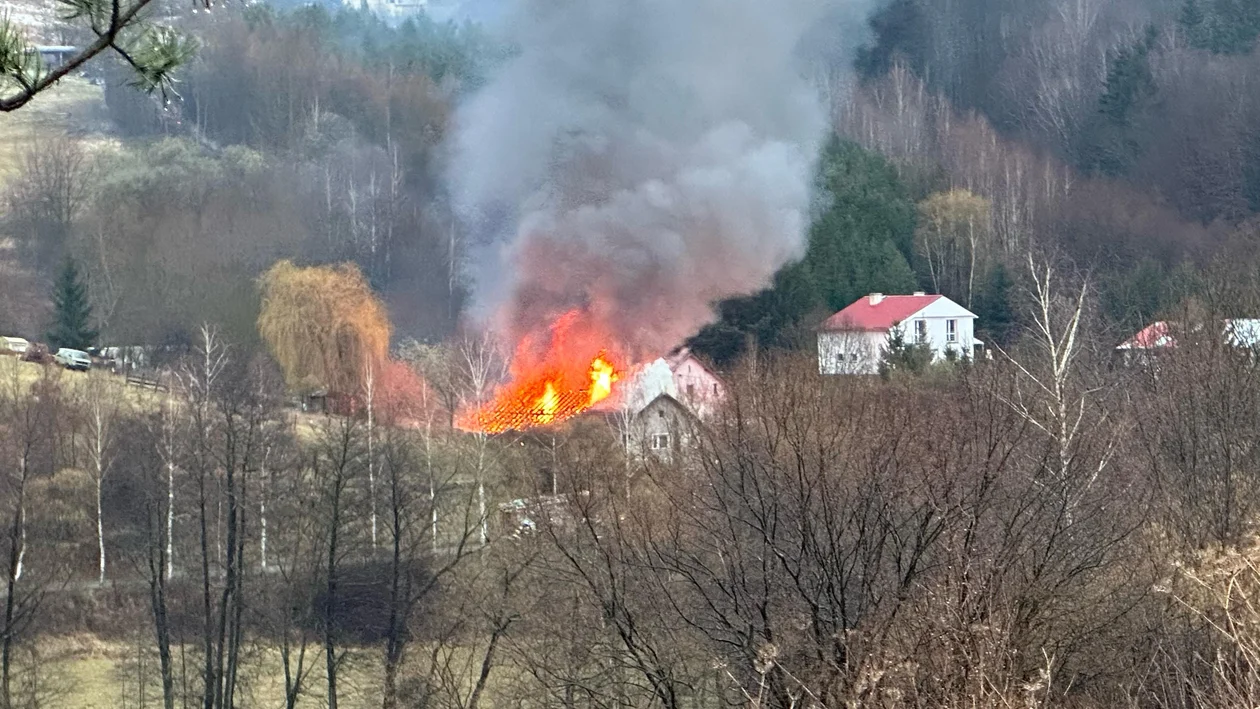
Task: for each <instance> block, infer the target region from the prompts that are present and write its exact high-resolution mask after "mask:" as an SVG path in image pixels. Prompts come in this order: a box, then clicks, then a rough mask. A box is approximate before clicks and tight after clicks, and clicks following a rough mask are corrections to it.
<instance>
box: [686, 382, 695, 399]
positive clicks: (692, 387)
mask: <svg viewBox="0 0 1260 709" xmlns="http://www.w3.org/2000/svg"><path fill="white" fill-rule="evenodd" d="M695 395H696V385H695V384H688V385H687V396H688V397H695Z"/></svg>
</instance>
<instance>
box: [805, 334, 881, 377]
mask: <svg viewBox="0 0 1260 709" xmlns="http://www.w3.org/2000/svg"><path fill="white" fill-rule="evenodd" d="M887 343H888V333H887V332H861V331H840V332H820V333H818V371H819V372H820V373H822V374H877V373H879V360H880V357H882V356H883V351H884V348H885V346H886V345H887Z"/></svg>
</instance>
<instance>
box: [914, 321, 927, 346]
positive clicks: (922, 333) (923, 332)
mask: <svg viewBox="0 0 1260 709" xmlns="http://www.w3.org/2000/svg"><path fill="white" fill-rule="evenodd" d="M914 337H915V339H917V340H918V341H919V342H925V341H927V320H915V321H914Z"/></svg>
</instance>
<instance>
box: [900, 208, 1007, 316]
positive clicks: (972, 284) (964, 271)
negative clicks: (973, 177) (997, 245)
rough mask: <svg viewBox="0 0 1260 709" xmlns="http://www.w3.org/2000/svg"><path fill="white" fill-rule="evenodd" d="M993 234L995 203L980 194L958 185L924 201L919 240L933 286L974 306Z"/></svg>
mask: <svg viewBox="0 0 1260 709" xmlns="http://www.w3.org/2000/svg"><path fill="white" fill-rule="evenodd" d="M992 234H993V229H992V219H991V204H990V202H989V200H988V199H985V198H984V197H981V196H980V195H977V194H975V193H973V192H970V191H968V190H963V189H955V190H950V191H948V192H936V193H933V194H931V195H929V196H928V198H927V199H925V200H923V201H922V202H920V203H919V227H918V229H916V230H915V241H916V246H917V247H918V251H919V255H920V256H922V257H923V260H924V261H925V262H926V263H927V267H928V275H930V276H931V278H932V289H933V290H935V291H936V292H937V293H940V294H942V295H946V296H949V297H950V298H953V299H954V300H957V301H958V302H959V303H961V304H962V305H963V306H964V307H967V308H970V307H972V305H973V303H972V301H973V299H974V297H975V291H976V277H977V276H980V275H982V274H983V273H984V272H985V270H986V267H987V265H988V262H989V260H990V257H991V253H990V252H991V251H992V244H991V243H990V242H991V241H992V239H991V237H992Z"/></svg>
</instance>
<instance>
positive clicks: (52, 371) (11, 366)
mask: <svg viewBox="0 0 1260 709" xmlns="http://www.w3.org/2000/svg"><path fill="white" fill-rule="evenodd" d="M42 377H48V378H50V379H51V380H52V381H54V382H56V383H57V384H58V385H59V386H61V387H62V389H63V390H64V391H66V392H67V393H70V394H75V393H79V392H81V391H82V390H83V388H84V387H86V386H87V385H88V383H89V382H90V381H92V380H93V379H99V380H100V382H101V384H103V385H104V386H106V387H110V389H107V390H106V391H115V392H118V393H120V394H121V395H122V396H123V397H124V402H125V403H126V404H127V405H129V406H134V407H136V408H137V409H140V410H154V409H156V408H157V407H158V406H159V405H160V404H161V402H162V399H163V397H164V396H165V394H164V393H163V392H157V391H154V390H152V389H147V388H144V387H138V386H129V385H127V380H126V379H124V378H123V377H121V376H119V375H115V374H112V373H110V372H106V371H100V370H94V371H91V372H71V371H69V370H66V369H62V368H61V367H59V366H57V365H55V364H47V365H40V364H35V363H33V362H23V361H22V360H20V359H18V358H17V357H16V356H13V355H0V387H3V388H5V389H7V390H9V391H12V389H11V387H14V386H16V387H18V388H19V389H25V388H29V387H30V386H31V385H32V384H34V383H35V382H37V381H39V380H40V379H41V378H42Z"/></svg>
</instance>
